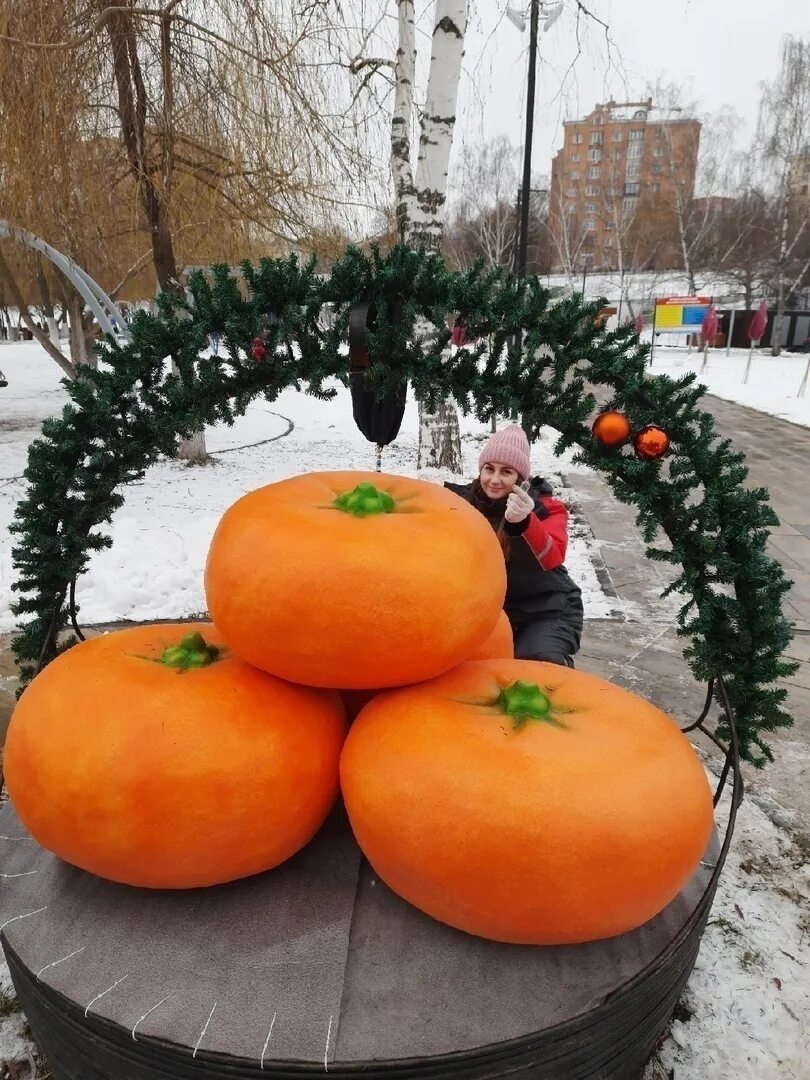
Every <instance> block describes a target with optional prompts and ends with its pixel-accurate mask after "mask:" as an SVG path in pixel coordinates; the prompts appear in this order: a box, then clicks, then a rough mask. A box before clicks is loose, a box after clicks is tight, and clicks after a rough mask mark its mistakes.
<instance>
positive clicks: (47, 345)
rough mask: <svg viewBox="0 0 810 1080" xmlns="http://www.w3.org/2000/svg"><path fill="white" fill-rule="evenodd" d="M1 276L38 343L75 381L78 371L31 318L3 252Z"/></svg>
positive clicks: (0, 258)
mask: <svg viewBox="0 0 810 1080" xmlns="http://www.w3.org/2000/svg"><path fill="white" fill-rule="evenodd" d="M0 276H2V277H3V278H5V280H6V282H7V284H8V287H9V289H10V290H11V295H12V298H13V300H14V303H15V304H16V306H17V309H18V310H19V312H20V318H21V319H22V321H23V322H24V323H25V325H26V326H27V327H28V329H29V330H30V331H31V333H32V334H33V335H34V338H35V339H36V341H37V342H39V344H40V345H41V346H42V348H43V349H44V350H45V352H46V353H47V354H48V355H49V356H50V357H51V359H53V360H55V361H56V362H57V364H58V365H59V367H60V368H61V369H62V371H64V373H65V374H66V375H67V377H68V378H69V379H75V378H76V369H75V367H74V366H73V364H71V362H70V361H69V360H68V359H67V358H66V357H65V355H64V353H63V352H62V350H61V349H57V347H56V346H55V345H54V344H53V342H52V341H51V339H50V338H49V337H48V335H47V334H44V333H43V332H42V331H41V330H40V328H39V327H38V326H37V324H36V323H35V322H34V320H33V319H32V318H31V312H30V311H29V309H28V305H27V304H26V302H25V300H24V299H23V295H22V293H21V292H20V287H19V285H18V284H17V279H16V278H15V277H14V274H13V273H12V270H11V267H10V266H9V265H8V262H7V261H6V257H5V255H4V254H3V252H2V251H0Z"/></svg>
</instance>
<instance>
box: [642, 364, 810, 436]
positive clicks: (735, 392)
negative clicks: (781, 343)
mask: <svg viewBox="0 0 810 1080" xmlns="http://www.w3.org/2000/svg"><path fill="white" fill-rule="evenodd" d="M808 362H810V356H808V355H805V354H802V353H783V354H782V355H781V356H778V357H774V356H771V354H770V352H768V351H767V350H765V349H763V350H761V351H759V350H756V349H755V350H754V357H753V361H752V363H751V371H750V374H749V377H748V382H747V383H743V381H742V380H743V376H744V374H745V367H746V364H747V363H748V350H747V349H732V350H731V351H730V353H729V355H728V356H726V350H725V349H709V360H708V364H707V365H706V370H705V371H701V367H702V366H703V353H702V351H700V350H697V349H693V350H692V352H691V353H690V352H689V351H688V350H687V349H685V348H667V347H659V346H658V345H656V347H655V352H654V354H653V362H652V367H650V368H648V370H649V372H650V374H652V375H656V374H659V375H662V374H663V375H671V376H672V377H673V378H677V377H678V376H679V375H684V374H686V373H687V372H689V371H694V372H695V373H696V374H697V376H698V381H699V382H701V383H703V385H704V386H706V387H707V388H708V390H709V392H710V393H712V394H715V395H716V396H717V397H720V398H725V400H726V401H736V402H738V403H739V404H740V405H747V406H748V407H749V408H750V409H758V410H759V411H760V412H764V413H769V414H770V415H771V416H778V417H780V418H781V419H782V420H790V421H792V423H794V424H803V425H804V426H805V427H810V385H808V387H807V389H806V390H805V392H804V396H803V397H799V396H798V394H799V387H800V385H801V382H802V378H803V377H804V373H805V370H806V368H807V365H808Z"/></svg>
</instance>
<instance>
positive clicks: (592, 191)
mask: <svg viewBox="0 0 810 1080" xmlns="http://www.w3.org/2000/svg"><path fill="white" fill-rule="evenodd" d="M585 194H586V195H598V194H599V188H598V187H597V186H596V184H588V185H587V186H586V188H585Z"/></svg>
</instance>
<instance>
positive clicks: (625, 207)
mask: <svg viewBox="0 0 810 1080" xmlns="http://www.w3.org/2000/svg"><path fill="white" fill-rule="evenodd" d="M637 205H638V202H637V200H636V199H634V198H633V199H625V200H624V201H623V202H622V216H623V217H632V215H633V214H635V212H636V206H637Z"/></svg>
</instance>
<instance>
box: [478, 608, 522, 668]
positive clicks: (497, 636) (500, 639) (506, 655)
mask: <svg viewBox="0 0 810 1080" xmlns="http://www.w3.org/2000/svg"><path fill="white" fill-rule="evenodd" d="M514 655H515V641H514V638H513V636H512V625H511V623H510V622H509V619H508V618H507V617H506V612H505V611H502V612H501V613H500V615H499V616H498V621H497V622H496V623H495V629H494V630H493V631H492V633H491V634H490V635H489V637H488V638H487V639H486V641H484V642H483V643H482V644H481V645H479V646H478V648H477V649H476V650H475V652H473V653H471V654H470V656H469V657H468V658H467V659H468V660H506V659H509V660H511V659H512V658H513V657H514Z"/></svg>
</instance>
